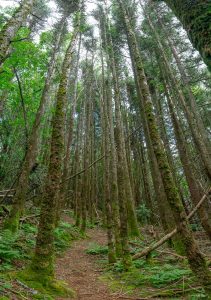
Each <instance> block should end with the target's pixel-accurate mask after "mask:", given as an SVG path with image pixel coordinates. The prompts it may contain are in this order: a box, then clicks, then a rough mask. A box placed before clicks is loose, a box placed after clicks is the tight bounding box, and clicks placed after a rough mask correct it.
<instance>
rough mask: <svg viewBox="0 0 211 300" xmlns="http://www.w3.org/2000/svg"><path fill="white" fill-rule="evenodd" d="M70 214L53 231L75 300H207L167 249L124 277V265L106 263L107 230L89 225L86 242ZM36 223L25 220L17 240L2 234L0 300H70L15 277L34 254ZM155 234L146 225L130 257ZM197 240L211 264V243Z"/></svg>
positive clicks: (59, 269) (60, 273)
mask: <svg viewBox="0 0 211 300" xmlns="http://www.w3.org/2000/svg"><path fill="white" fill-rule="evenodd" d="M69 215H71V212H69V211H67V212H66V214H64V216H63V222H61V224H60V226H59V227H58V228H57V229H56V230H55V249H56V253H57V260H56V278H57V279H59V280H62V281H64V282H66V284H67V285H68V287H69V288H71V289H73V290H74V291H75V292H76V298H75V299H76V300H143V299H151V300H153V299H154V300H156V299H172V300H173V299H184V300H196V299H207V298H206V296H205V295H204V291H203V289H202V287H201V286H200V285H199V284H198V282H197V280H196V278H195V277H194V276H193V274H192V272H191V271H190V269H189V266H188V262H187V260H186V259H185V257H182V256H180V255H177V254H176V253H175V252H174V251H173V250H172V249H169V248H168V247H167V245H163V246H162V247H160V248H159V249H157V250H156V251H153V252H152V255H151V257H150V258H149V259H147V260H146V258H141V259H138V260H135V261H133V264H132V268H131V269H130V271H129V272H124V268H123V265H122V263H121V261H120V260H119V261H117V263H115V264H114V265H112V266H110V265H109V264H108V260H107V250H108V249H107V245H106V244H107V236H106V230H105V229H103V228H102V227H101V226H97V225H91V224H87V225H88V226H87V227H88V229H87V233H86V235H85V237H84V235H82V234H81V232H80V230H79V229H78V228H77V227H75V226H74V225H73V224H74V221H73V220H72V219H71V218H70V217H69ZM0 223H1V222H0ZM37 224H38V220H37V218H31V219H30V221H29V220H28V219H27V222H25V223H23V224H22V225H21V228H20V231H19V233H18V234H17V235H15V236H14V235H13V234H9V232H8V231H0V240H1V243H0V300H22V299H27V300H32V299H41V300H49V299H50V300H52V299H56V300H62V299H64V300H67V299H70V297H68V298H64V297H63V298H62V297H58V294H57V296H56V294H55V293H51V291H49V290H46V289H43V290H41V289H39V288H38V287H37V288H36V286H33V285H31V284H30V282H28V281H27V282H24V281H22V278H20V277H19V276H18V274H19V273H17V272H19V271H21V270H24V268H25V267H26V266H27V265H28V264H29V263H30V260H31V256H32V255H33V251H34V246H35V240H36V235H37ZM155 230H156V232H157V234H158V236H156V238H155V237H153V236H152V235H151V234H150V233H149V228H148V226H142V228H141V232H142V238H141V239H131V240H130V251H131V254H132V255H133V254H136V253H137V252H140V251H141V250H143V249H144V248H145V247H146V246H147V245H149V244H151V243H152V242H153V241H155V239H157V238H159V236H160V234H161V233H159V229H158V228H156V229H155ZM195 237H196V239H197V241H198V243H199V245H200V249H201V250H202V251H203V253H204V254H205V255H206V256H207V259H208V261H211V243H210V242H209V241H207V238H206V236H205V235H204V232H203V231H200V230H197V231H196V232H195Z"/></svg>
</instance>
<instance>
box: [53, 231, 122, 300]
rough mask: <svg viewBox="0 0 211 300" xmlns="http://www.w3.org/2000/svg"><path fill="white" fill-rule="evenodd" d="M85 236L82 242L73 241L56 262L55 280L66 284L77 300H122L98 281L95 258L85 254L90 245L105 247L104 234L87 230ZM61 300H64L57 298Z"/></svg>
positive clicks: (97, 267) (98, 273) (103, 232)
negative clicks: (71, 289) (74, 292)
mask: <svg viewBox="0 0 211 300" xmlns="http://www.w3.org/2000/svg"><path fill="white" fill-rule="evenodd" d="M87 236H88V237H87V238H85V239H83V240H78V241H75V242H74V243H73V244H72V247H71V248H70V249H69V250H68V251H67V252H66V253H65V255H64V257H61V258H59V259H58V260H57V267H56V273H57V278H58V279H61V280H64V281H65V282H67V283H68V285H69V287H71V288H73V289H74V290H75V291H76V293H77V297H76V299H77V300H116V299H120V300H121V299H123V298H121V295H120V294H119V295H116V294H115V295H114V294H112V292H111V291H110V290H109V288H108V286H107V285H106V284H105V283H104V282H103V281H102V280H100V276H101V275H102V272H101V270H100V269H99V266H97V265H96V257H94V256H91V255H89V254H87V253H86V250H87V246H88V245H89V244H90V243H97V244H99V245H102V246H104V245H106V232H105V231H104V230H102V229H99V228H94V229H89V230H88V232H87ZM62 299H64V298H58V300H62ZM66 299H69V298H66ZM124 299H125V298H124Z"/></svg>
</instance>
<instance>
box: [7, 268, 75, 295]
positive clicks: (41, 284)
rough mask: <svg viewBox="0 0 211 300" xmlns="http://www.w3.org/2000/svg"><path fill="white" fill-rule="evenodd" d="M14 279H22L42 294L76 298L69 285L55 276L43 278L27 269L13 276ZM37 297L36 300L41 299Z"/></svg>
mask: <svg viewBox="0 0 211 300" xmlns="http://www.w3.org/2000/svg"><path fill="white" fill-rule="evenodd" d="M13 276H14V278H16V279H17V278H18V279H20V280H21V281H22V282H24V283H25V284H26V285H27V286H29V287H30V288H33V289H35V290H37V291H38V292H40V293H41V294H46V295H49V296H53V297H54V296H60V297H70V298H74V297H75V292H74V291H73V290H72V289H70V288H68V287H67V284H66V283H65V282H63V281H60V280H55V279H54V278H53V276H46V275H45V276H42V275H41V274H40V273H36V272H34V271H33V270H32V269H31V268H27V269H25V270H23V271H20V272H18V273H16V274H15V275H13ZM39 297H40V296H39V295H36V298H35V299H40V298H39Z"/></svg>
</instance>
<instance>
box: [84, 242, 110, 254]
mask: <svg viewBox="0 0 211 300" xmlns="http://www.w3.org/2000/svg"><path fill="white" fill-rule="evenodd" d="M86 253H87V254H91V255H102V254H103V255H104V254H107V253H108V247H107V246H102V245H98V244H97V243H90V244H89V246H88V248H87V250H86Z"/></svg>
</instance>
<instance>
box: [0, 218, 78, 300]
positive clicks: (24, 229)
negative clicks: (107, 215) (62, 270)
mask: <svg viewBox="0 0 211 300" xmlns="http://www.w3.org/2000/svg"><path fill="white" fill-rule="evenodd" d="M36 224H37V222H34V220H33V222H32V223H29V222H28V223H23V224H21V226H20V230H19V231H18V233H17V234H14V233H11V232H10V231H9V230H2V231H1V232H0V273H1V275H0V300H3V299H7V297H9V298H8V299H12V298H11V297H12V296H15V295H16V298H17V299H43V300H44V299H45V300H51V299H55V298H54V297H56V296H58V295H59V296H69V297H70V296H71V297H72V296H73V294H74V293H73V291H72V290H70V289H67V287H66V286H65V283H63V282H60V281H55V280H53V281H52V280H50V281H48V282H47V283H45V282H42V281H41V279H42V278H36V279H35V277H34V276H33V274H32V273H30V272H29V270H28V269H27V267H26V266H27V265H29V264H30V261H31V257H32V255H33V251H34V248H35V243H36V235H37V226H36ZM82 237H83V236H82V234H81V232H80V230H79V229H78V228H77V227H75V226H74V225H72V224H70V223H67V222H61V223H60V225H59V226H58V228H56V229H55V250H56V254H57V255H62V253H63V252H64V251H65V250H66V249H68V248H69V247H70V246H71V243H72V241H74V240H77V239H80V238H82ZM8 295H9V296H8ZM5 297H6V298H5ZM27 297H29V298H27ZM16 298H15V299H16Z"/></svg>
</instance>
